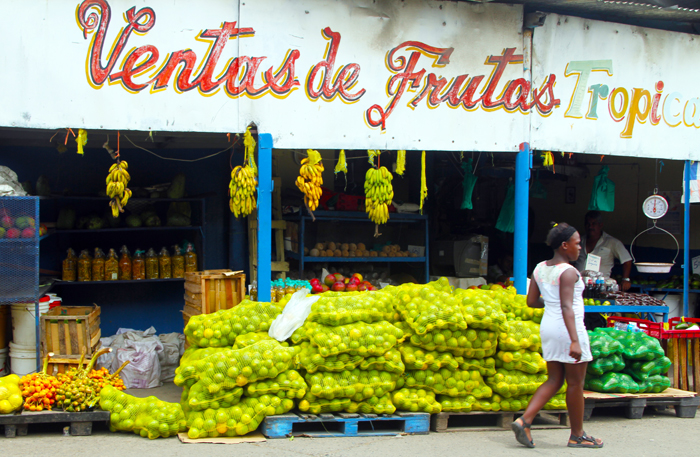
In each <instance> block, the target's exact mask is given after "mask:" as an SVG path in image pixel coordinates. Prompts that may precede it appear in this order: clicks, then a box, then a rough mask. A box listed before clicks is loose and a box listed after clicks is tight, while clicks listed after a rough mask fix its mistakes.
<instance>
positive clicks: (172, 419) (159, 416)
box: [100, 386, 186, 439]
mask: <svg viewBox="0 0 700 457" xmlns="http://www.w3.org/2000/svg"><path fill="white" fill-rule="evenodd" d="M100 408H102V409H103V410H104V411H109V412H110V417H109V429H110V430H111V431H113V432H115V431H120V432H134V433H135V434H137V435H141V436H143V437H144V438H145V437H148V438H149V439H156V438H160V437H162V438H167V437H169V436H175V435H177V434H178V432H184V431H185V430H186V421H185V414H184V413H183V412H182V407H181V406H180V404H179V403H168V402H165V401H161V400H158V399H157V398H156V397H153V396H151V397H146V398H136V397H133V396H131V395H128V394H125V393H123V392H120V391H119V390H117V389H115V388H114V387H112V386H106V387H105V388H103V389H102V391H101V392H100Z"/></svg>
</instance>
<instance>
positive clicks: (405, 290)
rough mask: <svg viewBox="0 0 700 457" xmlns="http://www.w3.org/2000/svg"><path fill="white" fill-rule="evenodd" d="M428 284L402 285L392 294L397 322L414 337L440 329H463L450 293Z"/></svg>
mask: <svg viewBox="0 0 700 457" xmlns="http://www.w3.org/2000/svg"><path fill="white" fill-rule="evenodd" d="M432 284H433V283H430V284H411V285H410V286H407V285H404V286H401V287H400V288H399V289H398V290H397V291H396V293H395V297H396V309H397V311H398V312H399V314H401V318H402V319H403V320H404V321H406V323H407V324H408V325H409V326H410V327H411V329H412V330H413V333H416V334H418V335H424V334H425V333H426V332H430V331H432V330H436V329H443V328H448V329H451V330H464V329H466V328H467V322H466V321H465V320H464V316H463V315H462V310H461V308H460V301H459V300H458V298H457V297H456V296H455V295H454V294H452V292H451V290H450V291H442V290H439V289H437V288H435V287H432V286H431V285H432ZM448 284H449V283H448Z"/></svg>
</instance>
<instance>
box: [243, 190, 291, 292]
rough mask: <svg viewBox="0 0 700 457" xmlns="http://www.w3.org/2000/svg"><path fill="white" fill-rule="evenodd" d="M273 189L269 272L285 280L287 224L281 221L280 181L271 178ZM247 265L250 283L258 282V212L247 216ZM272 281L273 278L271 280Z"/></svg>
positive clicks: (287, 263)
mask: <svg viewBox="0 0 700 457" xmlns="http://www.w3.org/2000/svg"><path fill="white" fill-rule="evenodd" d="M272 180H273V181H274V183H275V185H274V189H273V191H272V230H273V232H274V240H273V241H274V243H275V260H274V261H272V263H271V265H270V271H272V272H273V273H274V272H279V273H280V276H281V277H282V278H286V275H287V272H289V262H287V261H285V259H284V230H285V229H286V228H287V222H285V221H284V220H282V179H281V178H272ZM248 263H249V267H250V270H249V271H250V282H251V283H252V282H253V281H257V280H258V212H257V210H253V212H252V213H251V214H250V216H248ZM273 279H274V278H273Z"/></svg>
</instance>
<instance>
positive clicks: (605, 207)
mask: <svg viewBox="0 0 700 457" xmlns="http://www.w3.org/2000/svg"><path fill="white" fill-rule="evenodd" d="M608 170H609V167H608V166H607V165H605V166H603V168H601V169H600V171H599V172H598V176H596V177H595V183H594V184H593V191H592V192H591V201H590V202H589V203H588V210H589V211H591V210H597V211H609V212H611V211H615V183H614V182H612V181H611V180H609V179H608Z"/></svg>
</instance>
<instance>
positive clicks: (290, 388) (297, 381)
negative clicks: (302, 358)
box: [245, 370, 308, 399]
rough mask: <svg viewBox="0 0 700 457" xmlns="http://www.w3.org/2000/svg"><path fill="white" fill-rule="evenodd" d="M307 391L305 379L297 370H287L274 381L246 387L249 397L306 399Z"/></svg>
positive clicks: (269, 380) (254, 383)
mask: <svg viewBox="0 0 700 457" xmlns="http://www.w3.org/2000/svg"><path fill="white" fill-rule="evenodd" d="M307 390H308V386H307V385H306V382H305V381H304V377H303V376H302V375H301V374H299V372H298V371H296V370H287V371H285V372H284V373H280V374H278V375H277V377H276V378H274V379H266V380H264V381H258V382H253V383H250V384H248V385H247V386H245V394H246V396H248V397H262V396H263V395H274V396H277V397H280V398H291V399H294V398H304V395H306V391H307Z"/></svg>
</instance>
